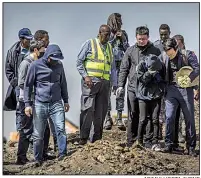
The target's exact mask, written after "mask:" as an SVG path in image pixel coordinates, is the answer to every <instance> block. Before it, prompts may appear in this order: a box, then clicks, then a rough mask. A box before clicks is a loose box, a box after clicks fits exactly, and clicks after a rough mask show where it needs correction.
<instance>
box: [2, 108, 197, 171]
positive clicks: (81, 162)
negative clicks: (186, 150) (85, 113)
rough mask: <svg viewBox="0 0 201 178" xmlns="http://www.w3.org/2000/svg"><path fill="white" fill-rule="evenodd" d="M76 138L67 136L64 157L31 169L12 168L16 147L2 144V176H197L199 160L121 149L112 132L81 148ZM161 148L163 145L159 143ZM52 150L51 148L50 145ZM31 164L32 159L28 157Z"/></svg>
mask: <svg viewBox="0 0 201 178" xmlns="http://www.w3.org/2000/svg"><path fill="white" fill-rule="evenodd" d="M198 108H199V106H198V104H197V105H196V110H195V115H196V129H197V138H198V142H197V148H196V150H197V151H198V153H199V113H198ZM78 137H79V136H78V134H70V135H68V156H67V157H66V158H65V159H64V160H63V161H58V160H57V158H56V159H54V160H49V161H46V162H44V163H43V165H42V167H39V168H34V166H33V162H30V163H27V164H26V165H24V166H18V165H15V161H16V150H17V144H15V145H14V146H13V147H10V146H9V144H8V143H7V144H4V154H3V174H4V175H8V174H9V175H22V174H23V175H30V174H32V175H33V174H37V175H38V174H39V175H45V174H46V175H53V174H58V175H64V174H93V175H94V174H132V175H183V174H188V175H192V174H193V175H194V174H199V156H198V157H196V158H194V157H190V156H188V155H184V154H181V153H172V154H166V153H159V152H153V151H151V150H148V149H147V150H146V149H143V148H140V147H138V146H133V147H132V148H130V149H128V148H127V147H126V146H125V142H126V132H123V131H119V130H118V129H117V128H115V127H114V128H113V129H112V130H111V131H105V132H104V136H103V139H102V140H101V141H97V142H95V143H93V144H91V143H88V144H87V145H85V146H79V145H78ZM161 144H163V142H161ZM50 147H52V144H51V145H50ZM28 158H29V159H30V160H33V155H32V154H28Z"/></svg>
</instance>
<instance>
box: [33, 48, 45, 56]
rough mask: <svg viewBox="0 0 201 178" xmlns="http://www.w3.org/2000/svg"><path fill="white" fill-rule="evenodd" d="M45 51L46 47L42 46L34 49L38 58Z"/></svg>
mask: <svg viewBox="0 0 201 178" xmlns="http://www.w3.org/2000/svg"><path fill="white" fill-rule="evenodd" d="M44 53H45V47H42V48H40V49H39V50H38V49H37V48H35V49H34V55H35V56H36V58H37V59H39V58H41V57H43V55H44Z"/></svg>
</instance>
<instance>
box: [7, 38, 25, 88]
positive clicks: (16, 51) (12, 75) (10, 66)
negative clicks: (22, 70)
mask: <svg viewBox="0 0 201 178" xmlns="http://www.w3.org/2000/svg"><path fill="white" fill-rule="evenodd" d="M20 52H21V47H20V41H18V42H16V43H15V44H14V45H13V46H12V47H11V48H10V49H9V50H8V53H7V57H6V65H5V71H6V77H7V78H8V81H9V83H10V84H11V85H12V86H13V87H16V86H17V70H18V67H19V65H20V63H21V62H22V58H21V60H19V55H20Z"/></svg>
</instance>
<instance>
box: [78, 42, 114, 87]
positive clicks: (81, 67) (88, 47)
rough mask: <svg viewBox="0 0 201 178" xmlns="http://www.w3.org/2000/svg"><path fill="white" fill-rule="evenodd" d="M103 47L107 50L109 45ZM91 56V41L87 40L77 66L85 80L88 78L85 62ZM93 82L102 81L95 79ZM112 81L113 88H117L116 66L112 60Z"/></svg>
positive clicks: (79, 55)
mask: <svg viewBox="0 0 201 178" xmlns="http://www.w3.org/2000/svg"><path fill="white" fill-rule="evenodd" d="M102 47H103V48H106V47H107V45H102ZM91 55H92V47H91V41H90V40H87V41H86V42H85V43H84V44H83V45H82V47H81V50H80V52H79V54H78V58H77V65H76V66H77V70H78V72H79V73H80V75H81V76H82V77H83V78H85V77H86V76H88V74H87V71H86V69H85V66H84V61H85V59H86V58H87V57H90V56H91ZM92 80H95V81H99V80H100V79H99V78H97V77H93V78H92ZM111 80H112V83H113V86H117V78H116V65H115V61H114V60H113V59H112V66H111Z"/></svg>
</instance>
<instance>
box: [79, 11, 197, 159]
mask: <svg viewBox="0 0 201 178" xmlns="http://www.w3.org/2000/svg"><path fill="white" fill-rule="evenodd" d="M121 27H122V18H121V14H119V13H113V14H111V15H110V16H109V18H108V21H107V25H101V26H100V28H99V33H98V36H97V37H96V38H93V39H89V40H87V41H86V42H85V43H84V44H83V45H82V48H81V50H80V52H79V54H78V59H77V70H78V72H79V73H80V75H81V77H82V81H81V85H82V96H81V114H80V144H81V145H84V144H86V143H87V141H88V140H90V142H92V143H93V142H95V141H96V140H100V139H101V138H102V133H103V129H106V130H110V129H111V128H112V125H116V126H117V127H118V128H119V129H120V130H125V129H126V130H127V146H128V147H132V146H133V144H134V143H135V142H136V143H137V144H138V145H140V146H142V147H146V148H149V149H152V150H153V151H163V152H167V153H171V152H172V151H184V150H183V148H182V147H180V146H179V142H180V141H181V142H184V141H186V151H187V153H188V154H189V155H191V156H196V151H195V146H196V130H195V118H194V99H195V100H198V99H199V86H194V87H187V88H186V87H185V88H183V87H181V86H180V85H179V84H178V82H177V79H176V74H177V72H178V71H179V70H180V69H181V68H182V67H184V66H189V67H191V68H192V72H191V74H190V75H189V76H188V78H189V81H190V83H191V82H192V81H194V79H195V78H197V77H198V76H199V64H198V60H197V57H196V55H195V54H194V52H193V51H190V50H186V49H185V44H184V38H183V36H182V35H175V36H174V37H172V38H170V34H171V31H170V27H169V26H168V25H167V24H162V25H161V26H160V27H159V35H160V40H157V41H156V42H154V43H152V42H151V41H149V29H148V28H147V27H146V26H140V27H137V28H136V34H135V35H136V41H137V42H136V44H134V45H133V46H130V45H129V43H128V35H127V33H126V31H125V30H122V28H121ZM111 50H112V53H111ZM109 76H110V77H109ZM127 79H128V82H127ZM126 83H128V84H127V107H128V121H127V124H126V125H125V124H124V123H123V122H122V111H123V109H124V96H125V87H126ZM189 86H190V85H189ZM111 92H114V94H115V95H116V110H117V118H116V121H115V123H113V120H112V117H111V114H110V111H111V102H110V98H111ZM194 94H195V95H194ZM108 96H109V97H108ZM180 115H181V117H180ZM182 116H183V117H182ZM181 118H183V119H181ZM182 120H185V125H186V138H185V140H184V138H182V136H183V135H182V129H181V125H182V124H180V123H182ZM164 125H165V128H166V129H165V147H164V148H161V146H160V144H159V143H160V142H159V140H161V139H163V135H162V133H163V131H162V128H163V126H164ZM178 136H181V137H180V138H178Z"/></svg>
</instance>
